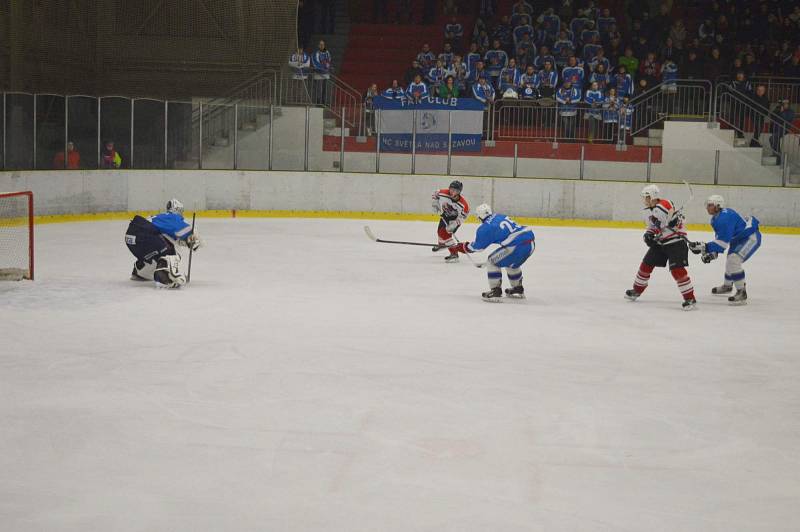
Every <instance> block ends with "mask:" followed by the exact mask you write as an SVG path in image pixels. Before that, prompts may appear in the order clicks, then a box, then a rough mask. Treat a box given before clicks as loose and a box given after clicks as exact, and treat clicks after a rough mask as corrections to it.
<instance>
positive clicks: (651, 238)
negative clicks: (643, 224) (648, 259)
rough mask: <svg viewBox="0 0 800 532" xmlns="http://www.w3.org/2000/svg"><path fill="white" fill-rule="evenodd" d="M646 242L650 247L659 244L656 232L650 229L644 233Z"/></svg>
mask: <svg viewBox="0 0 800 532" xmlns="http://www.w3.org/2000/svg"><path fill="white" fill-rule="evenodd" d="M644 243H645V244H647V247H649V248H651V247H653V246H655V245H658V242H657V241H656V235H655V233H651V232H650V231H647V232H646V233H645V234H644Z"/></svg>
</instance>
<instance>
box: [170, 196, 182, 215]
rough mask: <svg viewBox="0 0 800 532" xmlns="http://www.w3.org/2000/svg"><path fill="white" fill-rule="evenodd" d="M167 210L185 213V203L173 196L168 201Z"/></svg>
mask: <svg viewBox="0 0 800 532" xmlns="http://www.w3.org/2000/svg"><path fill="white" fill-rule="evenodd" d="M167 212H174V213H177V214H183V203H181V202H180V201H178V200H176V199H175V198H172V199H171V200H169V201H168V202H167Z"/></svg>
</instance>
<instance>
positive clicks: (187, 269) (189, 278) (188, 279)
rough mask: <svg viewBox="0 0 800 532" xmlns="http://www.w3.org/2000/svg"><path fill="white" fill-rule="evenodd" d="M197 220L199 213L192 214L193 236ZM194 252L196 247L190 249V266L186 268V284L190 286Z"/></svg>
mask: <svg viewBox="0 0 800 532" xmlns="http://www.w3.org/2000/svg"><path fill="white" fill-rule="evenodd" d="M196 218H197V211H195V212H193V213H192V235H194V223H195V220H196ZM193 251H194V246H192V247H190V248H189V265H188V266H187V267H186V284H189V281H191V280H192V252H193Z"/></svg>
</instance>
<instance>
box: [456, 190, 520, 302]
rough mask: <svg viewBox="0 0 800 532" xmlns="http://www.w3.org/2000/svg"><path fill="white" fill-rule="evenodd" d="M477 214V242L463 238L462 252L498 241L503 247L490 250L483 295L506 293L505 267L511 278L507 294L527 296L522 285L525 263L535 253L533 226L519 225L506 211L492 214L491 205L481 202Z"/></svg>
mask: <svg viewBox="0 0 800 532" xmlns="http://www.w3.org/2000/svg"><path fill="white" fill-rule="evenodd" d="M475 214H476V215H477V217H478V219H479V220H480V221H481V225H480V227H478V231H477V233H476V234H475V241H474V242H471V243H470V242H460V243H459V244H458V247H457V249H458V251H460V252H461V253H475V252H476V251H481V250H483V249H486V248H487V247H489V246H491V245H492V244H497V245H499V246H500V247H499V248H498V249H495V250H494V251H492V252H491V253H490V254H489V258H488V260H487V261H486V270H487V274H486V275H487V276H488V278H489V291H488V292H483V293H482V294H481V297H483V299H484V300H486V301H500V298H501V297H502V296H503V291H502V290H501V285H502V284H503V268H505V269H506V275H508V282H509V283H510V284H511V288H507V289H506V291H505V293H506V296H507V297H511V298H519V299H521V298H524V297H525V289H524V288H523V287H522V269H521V268H522V265H523V264H524V263H525V261H526V260H528V258H529V257H530V256H531V255H532V254H533V250H534V248H535V235H534V234H533V229H531V228H530V227H525V226H524V225H518V224H517V223H516V222H515V221H514V220H512V219H511V218H509V217H508V216H506V215H504V214H499V213H498V214H493V213H492V208H491V207H489V206H488V205H487V204H485V203H484V204H482V205H478V208H477V209H475Z"/></svg>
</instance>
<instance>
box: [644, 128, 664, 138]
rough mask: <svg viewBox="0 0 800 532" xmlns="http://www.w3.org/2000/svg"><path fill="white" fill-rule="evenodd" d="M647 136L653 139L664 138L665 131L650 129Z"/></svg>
mask: <svg viewBox="0 0 800 532" xmlns="http://www.w3.org/2000/svg"><path fill="white" fill-rule="evenodd" d="M647 135H648V136H649V137H650V138H651V139H654V138H659V139H660V138H663V137H664V130H663V129H648V130H647Z"/></svg>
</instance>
